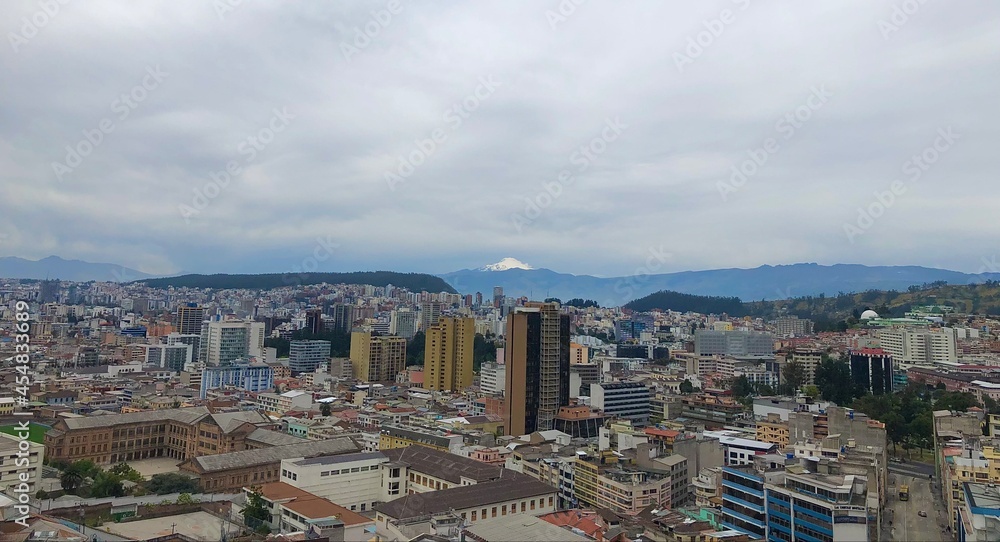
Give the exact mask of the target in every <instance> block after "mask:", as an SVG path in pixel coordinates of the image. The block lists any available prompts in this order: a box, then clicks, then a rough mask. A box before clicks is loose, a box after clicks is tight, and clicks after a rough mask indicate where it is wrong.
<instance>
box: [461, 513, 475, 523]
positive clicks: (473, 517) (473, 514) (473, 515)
mask: <svg viewBox="0 0 1000 542" xmlns="http://www.w3.org/2000/svg"><path fill="white" fill-rule="evenodd" d="M463 515H464V514H463ZM472 521H476V511H475V510H473V511H472Z"/></svg>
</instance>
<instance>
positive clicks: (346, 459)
mask: <svg viewBox="0 0 1000 542" xmlns="http://www.w3.org/2000/svg"><path fill="white" fill-rule="evenodd" d="M403 449H405V448H403ZM385 458H386V454H384V453H382V452H361V453H357V454H338V455H325V456H322V457H311V458H309V459H300V460H298V461H293V462H292V464H293V465H296V466H299V467H306V466H309V465H336V464H338V463H350V462H351V461H364V460H365V459H385Z"/></svg>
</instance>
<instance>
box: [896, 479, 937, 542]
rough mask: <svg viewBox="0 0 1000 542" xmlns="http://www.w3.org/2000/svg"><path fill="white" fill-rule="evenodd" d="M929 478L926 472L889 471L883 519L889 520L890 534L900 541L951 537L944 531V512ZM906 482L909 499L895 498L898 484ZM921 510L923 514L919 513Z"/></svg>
mask: <svg viewBox="0 0 1000 542" xmlns="http://www.w3.org/2000/svg"><path fill="white" fill-rule="evenodd" d="M932 482H933V480H929V479H928V478H927V477H926V476H921V477H913V476H909V475H905V474H899V473H890V474H889V491H890V494H889V502H888V504H887V506H886V508H887V510H886V519H887V520H889V521H892V527H891V528H890V536H891V539H892V540H898V541H900V542H938V541H946V540H953V538H952V536H951V535H950V533H947V532H945V530H944V529H945V527H946V526H947V525H948V517H947V515H946V514H947V512H946V511H945V510H944V505H943V504H941V499H940V497H939V496H938V495H936V494H935V493H934V490H933V489H932V487H931V483H932ZM900 484H907V485H909V486H910V499H909V500H908V501H900V500H899V486H900ZM921 510H923V511H924V512H926V513H927V517H925V518H924V517H920V514H919V513H918V512H920V511H921Z"/></svg>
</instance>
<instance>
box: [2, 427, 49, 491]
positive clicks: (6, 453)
mask: <svg viewBox="0 0 1000 542" xmlns="http://www.w3.org/2000/svg"><path fill="white" fill-rule="evenodd" d="M20 443H21V439H20V438H18V437H17V436H15V435H8V434H6V433H0V491H2V492H3V493H6V494H7V495H9V496H11V497H16V496H17V493H14V489H15V488H16V487H17V486H18V485H20V484H21V483H26V484H28V487H29V492H28V494H29V495H31V496H32V498H34V495H35V492H36V491H38V489H39V486H38V483H39V482H41V480H42V458H43V457H44V455H45V446H42V445H41V444H37V443H34V442H30V441H29V442H28V449H27V451H21V450H20V449H19V445H20Z"/></svg>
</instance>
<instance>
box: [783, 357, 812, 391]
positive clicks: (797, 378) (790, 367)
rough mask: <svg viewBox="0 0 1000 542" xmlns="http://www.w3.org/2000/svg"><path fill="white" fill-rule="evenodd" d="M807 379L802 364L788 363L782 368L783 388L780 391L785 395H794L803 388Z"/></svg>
mask: <svg viewBox="0 0 1000 542" xmlns="http://www.w3.org/2000/svg"><path fill="white" fill-rule="evenodd" d="M805 379H806V372H805V368H804V367H803V366H802V364H801V363H797V362H794V361H792V362H789V363H786V364H785V366H784V367H782V368H781V386H779V387H778V389H779V391H781V392H782V393H783V394H785V395H792V394H794V393H795V390H797V389H799V388H800V387H801V386H802V383H803V382H805Z"/></svg>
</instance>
